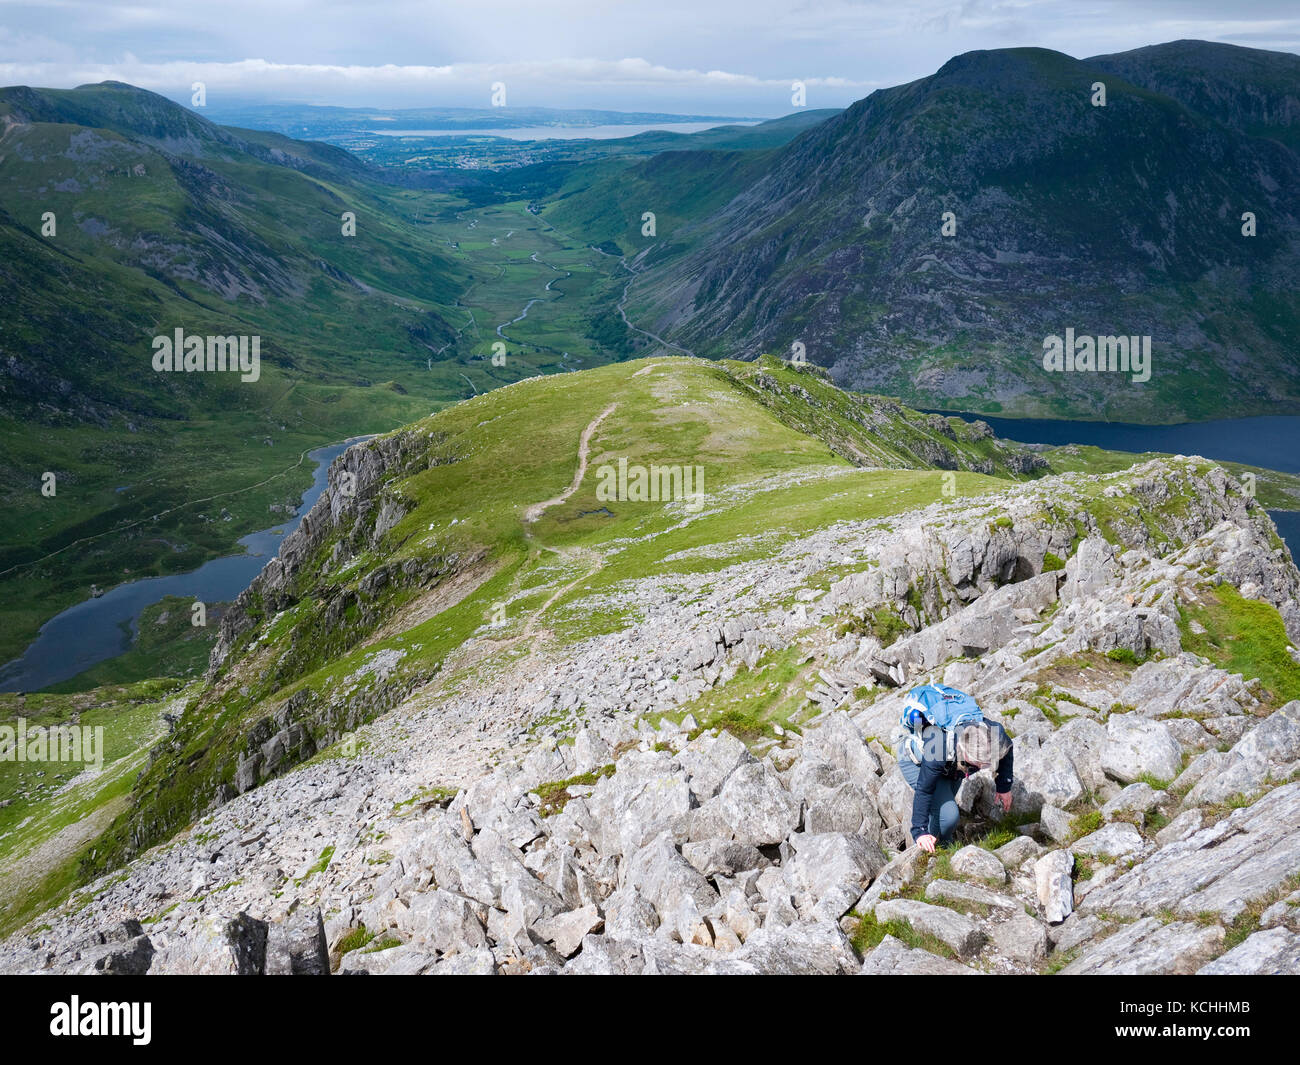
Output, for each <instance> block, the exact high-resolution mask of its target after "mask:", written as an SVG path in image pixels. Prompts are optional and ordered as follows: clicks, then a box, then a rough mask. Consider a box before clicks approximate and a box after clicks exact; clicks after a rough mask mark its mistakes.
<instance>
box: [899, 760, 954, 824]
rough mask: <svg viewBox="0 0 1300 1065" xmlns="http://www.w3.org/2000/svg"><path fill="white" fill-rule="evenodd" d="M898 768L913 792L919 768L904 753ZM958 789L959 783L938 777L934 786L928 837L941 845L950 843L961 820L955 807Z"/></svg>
mask: <svg viewBox="0 0 1300 1065" xmlns="http://www.w3.org/2000/svg"><path fill="white" fill-rule="evenodd" d="M898 768H899V771H900V772H901V773H902V774H903V779H904V780H906V781H907V786H908V787H909V788H911V789H912V791H913V792H915V791H916V777H917V774H918V773H919V772H920V766H918V765H917V764H916V763H915V762H913V761H912V759H910V758H909V757H907V754H906V753H904V754H903V755H902V757H901V758H899V759H898ZM959 787H961V781H959V780H949V779H948V778H947V777H940V778H939V782H938V783H937V784H935V786H934V801H933V802H931V803H930V824H929V829H930V835H932V836H934V837H935V838H936V839H938V841H939V842H940V843H941V844H948V843H951V842H952V834H953V833H954V832H955V831H956V830H957V822H958V821H960V820H961V810H960V809H959V808H958V806H957V789H958V788H959ZM914 842H915V841H914Z"/></svg>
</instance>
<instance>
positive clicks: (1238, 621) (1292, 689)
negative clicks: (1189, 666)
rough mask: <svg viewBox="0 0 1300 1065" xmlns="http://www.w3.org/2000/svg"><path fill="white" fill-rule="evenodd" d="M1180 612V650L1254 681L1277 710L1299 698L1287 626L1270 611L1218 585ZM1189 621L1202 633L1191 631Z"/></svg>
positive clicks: (1299, 674) (1299, 679) (1299, 672)
mask: <svg viewBox="0 0 1300 1065" xmlns="http://www.w3.org/2000/svg"><path fill="white" fill-rule="evenodd" d="M1180 612H1181V620H1180V623H1179V633H1180V635H1181V636H1182V641H1183V648H1184V650H1188V651H1191V652H1192V653H1194V654H1198V655H1202V656H1204V657H1205V658H1208V659H1209V660H1210V661H1211V662H1213V663H1214V664H1215V665H1217V666H1219V667H1220V668H1222V669H1225V670H1227V671H1228V672H1230V673H1240V674H1241V675H1242V676H1244V677H1248V678H1258V680H1259V681H1260V683H1261V684H1263V686H1264V687H1265V688H1266V689H1267V690H1268V692H1269V694H1270V696H1271V699H1272V702H1273V703H1274V704H1275V705H1279V706H1280V705H1282V704H1283V703H1287V702H1290V701H1291V700H1292V699H1297V698H1300V666H1298V665H1296V663H1295V661H1294V660H1293V659H1292V658H1291V656H1290V654H1288V653H1287V647H1288V646H1289V645H1290V640H1289V639H1288V637H1287V634H1286V626H1285V625H1284V624H1283V622H1282V617H1281V615H1280V614H1278V612H1277V610H1276V609H1275V608H1274V607H1273V606H1271V605H1270V604H1268V603H1264V602H1260V601H1258V600H1255V599H1247V598H1245V597H1244V596H1243V595H1242V594H1241V593H1240V592H1239V591H1237V589H1236V588H1234V587H1233V586H1232V585H1230V584H1220V585H1218V586H1217V587H1215V588H1214V589H1213V590H1212V591H1210V592H1209V593H1207V594H1205V595H1203V596H1202V597H1201V599H1200V600H1199V601H1198V602H1193V603H1189V604H1186V605H1184V606H1182V607H1181V608H1180ZM1193 621H1195V622H1198V623H1199V624H1200V625H1201V626H1202V627H1203V628H1204V629H1205V632H1203V633H1197V632H1194V631H1193V630H1192V627H1191V623H1192V622H1193Z"/></svg>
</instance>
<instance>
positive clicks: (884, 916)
mask: <svg viewBox="0 0 1300 1065" xmlns="http://www.w3.org/2000/svg"><path fill="white" fill-rule="evenodd" d="M876 920H877V921H879V922H886V921H903V922H904V923H906V924H908V925H911V927H912V928H913V930H915V931H917V932H920V933H922V934H923V935H931V936H934V937H935V938H936V939H937V940H939V941H940V942H941V943H944V944H946V945H947V946H949V947H951V948H952V950H953V952H954V953H956V954H957V955H958V956H959V957H963V958H969V957H972V956H974V955H975V954H976V953H978V951H979V949H980V947H982V946H983V945H984V942H985V939H986V936H985V934H984V932H983V930H982V929H981V928H980V927H979V925H977V924H976V923H975V922H974V921H973V920H971V919H970V918H969V917H967V916H966V915H965V914H961V913H957V912H956V911H955V910H950V909H948V908H947V907H946V906H932V905H930V904H929V903H928V902H916V901H914V900H912V899H889V900H888V901H885V902H879V903H877V904H876Z"/></svg>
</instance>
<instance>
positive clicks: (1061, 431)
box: [939, 411, 1300, 558]
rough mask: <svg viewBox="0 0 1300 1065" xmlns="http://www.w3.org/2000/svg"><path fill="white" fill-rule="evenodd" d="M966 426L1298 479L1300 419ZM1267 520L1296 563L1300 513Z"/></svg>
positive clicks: (1275, 513) (1004, 421)
mask: <svg viewBox="0 0 1300 1065" xmlns="http://www.w3.org/2000/svg"><path fill="white" fill-rule="evenodd" d="M939 413H950V414H957V415H958V416H959V417H962V418H965V419H966V420H967V421H975V420H977V419H978V420H980V421H985V422H988V424H989V426H990V427H991V428H992V429H993V432H994V433H996V434H997V435H998V436H1001V437H1006V438H1007V439H1008V440H1019V441H1020V442H1021V443H1025V444H1049V445H1051V446H1053V447H1060V446H1064V445H1066V444H1087V445H1092V446H1093V447H1101V448H1108V449H1110V450H1112V451H1133V452H1137V453H1138V454H1143V453H1146V452H1151V451H1159V452H1164V453H1166V454H1172V455H1200V456H1202V457H1203V458H1207V459H1214V460H1216V461H1218V462H1240V463H1242V464H1244V465H1247V466H1262V467H1263V468H1264V469H1267V470H1280V471H1281V472H1282V473H1300V417H1296V416H1293V415H1272V416H1268V417H1262V418H1221V419H1219V420H1217V421H1211V422H1185V423H1183V424H1182V425H1129V424H1126V423H1123V422H1066V421H1054V420H1051V419H1038V418H994V417H990V416H989V415H986V414H968V413H966V412H965V411H960V412H959V411H948V412H939ZM1268 514H1269V517H1271V518H1272V519H1273V523H1274V524H1275V525H1276V526H1277V531H1278V533H1279V534H1280V535H1281V537H1282V539H1283V540H1285V541H1286V546H1287V547H1288V549H1290V551H1291V554H1292V556H1294V557H1297V558H1300V511H1295V510H1270V511H1269V512H1268Z"/></svg>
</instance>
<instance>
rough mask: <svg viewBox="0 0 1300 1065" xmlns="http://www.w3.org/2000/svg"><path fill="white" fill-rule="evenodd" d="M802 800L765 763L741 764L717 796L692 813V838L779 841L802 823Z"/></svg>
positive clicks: (760, 843)
mask: <svg viewBox="0 0 1300 1065" xmlns="http://www.w3.org/2000/svg"><path fill="white" fill-rule="evenodd" d="M800 813H801V809H800V803H799V802H798V801H797V800H796V799H795V798H794V796H792V795H791V794H790V793H789V792H788V791H786V790H785V788H784V787H783V786H782V784H781V780H780V778H779V777H778V776H777V774H776V771H775V770H774V769H773V768H772V767H771V766H770V765H769V764H768V763H766V762H751V763H748V764H745V765H742V766H740V767H739V768H737V769H736V770H735V772H733V773H732V774H731V775H730V776H729V777H728V778H727V780H726V783H725V784H723V786H722V790H721V791H719V792H718V794H717V796H715V797H714V798H712V799H710V800H709V801H708V802H706V803H704V804H703V805H702V806H700V807H699V809H697V810H695V811H693V812H692V818H691V827H690V835H691V838H692V840H693V841H694V840H698V839H707V838H713V837H722V838H730V839H734V840H736V841H737V842H739V843H749V844H752V845H753V846H756V847H757V846H763V845H765V844H772V843H780V842H781V841H782V840H784V839H785V837H786V836H788V835H789V834H790V833H791V832H793V831H794V830H795V828H796V827H797V826H798V824H799V818H800Z"/></svg>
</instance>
